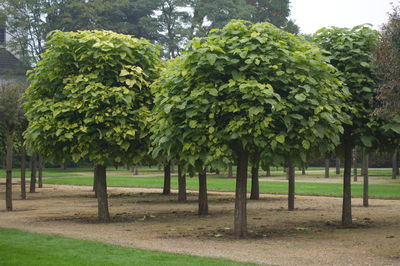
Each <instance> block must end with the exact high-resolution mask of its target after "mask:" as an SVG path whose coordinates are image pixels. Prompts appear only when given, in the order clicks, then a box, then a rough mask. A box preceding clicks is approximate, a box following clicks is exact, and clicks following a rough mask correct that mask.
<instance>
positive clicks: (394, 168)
mask: <svg viewBox="0 0 400 266" xmlns="http://www.w3.org/2000/svg"><path fill="white" fill-rule="evenodd" d="M396 177H397V152H394V153H393V156H392V179H396Z"/></svg>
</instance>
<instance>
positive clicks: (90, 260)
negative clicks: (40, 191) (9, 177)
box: [0, 228, 253, 266]
mask: <svg viewBox="0 0 400 266" xmlns="http://www.w3.org/2000/svg"><path fill="white" fill-rule="evenodd" d="M0 265H18V266H23V265H29V266H32V265H40V266H46V265H57V266H62V265H68V266H69V265H74V266H76V265H96V266H97V265H253V264H242V263H238V262H234V261H229V260H224V259H214V258H204V257H196V256H190V255H181V254H174V253H166V252H158V251H150V250H141V249H133V248H126V247H120V246H114V245H109V244H103V243H98V242H92V241H85V240H77V239H72V238H66V237H59V236H53V235H42V234H33V233H28V232H24V231H19V230H14V229H2V228H0Z"/></svg>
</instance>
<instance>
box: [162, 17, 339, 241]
mask: <svg viewBox="0 0 400 266" xmlns="http://www.w3.org/2000/svg"><path fill="white" fill-rule="evenodd" d="M326 60H327V59H326V58H325V57H323V56H322V55H321V51H320V50H319V49H318V48H317V47H316V46H314V45H312V44H310V43H308V42H307V41H305V40H304V39H303V38H301V37H295V36H294V35H291V34H289V33H287V32H284V31H282V30H279V29H277V28H276V27H274V26H273V25H271V24H269V23H259V24H251V23H250V22H246V21H238V20H233V21H231V22H230V23H228V24H227V25H226V26H225V27H224V28H223V29H221V30H215V31H212V32H211V33H210V34H209V35H208V37H205V38H196V39H194V40H193V41H192V42H191V43H190V45H189V47H188V50H187V51H186V53H185V54H184V55H183V56H182V57H181V58H178V59H177V60H175V61H174V65H173V66H172V67H171V66H170V67H167V70H166V72H167V74H164V75H162V77H161V78H160V81H159V85H158V86H157V88H158V91H157V93H156V100H155V104H156V111H157V113H156V122H155V124H156V127H157V129H158V130H157V131H158V132H163V135H161V134H158V135H157V137H156V138H155V142H156V144H162V146H163V149H166V150H168V152H170V153H173V154H175V153H180V154H182V153H183V154H184V156H186V158H187V160H188V164H189V165H191V166H196V165H200V166H202V165H207V164H212V163H217V162H222V161H224V160H225V159H226V160H225V163H228V162H231V161H236V162H237V178H236V196H235V197H236V200H235V219H234V232H235V235H236V236H237V237H244V236H246V234H247V218H246V217H247V216H246V192H247V191H246V184H247V168H248V160H249V156H252V155H255V151H264V150H267V151H270V152H271V153H272V154H274V159H275V160H276V161H281V162H288V163H294V162H295V161H296V160H306V159H307V157H308V154H309V153H311V154H312V153H318V152H322V153H325V152H327V151H329V150H331V149H333V147H334V145H335V144H336V143H338V142H339V137H338V135H339V134H340V133H341V131H342V129H343V128H342V126H341V123H343V121H344V120H345V116H343V114H342V112H341V108H342V106H341V98H342V97H343V93H342V92H341V91H340V90H339V89H338V85H339V81H338V80H337V79H336V78H335V75H334V74H333V73H334V72H335V69H334V68H333V67H331V66H329V65H328V64H327V63H326ZM163 130H164V131H163ZM164 143H167V144H164ZM160 149H162V148H160ZM268 156H270V154H268ZM268 156H267V155H263V154H262V153H261V158H267V157H268ZM225 163H224V164H225ZM200 169H201V168H200Z"/></svg>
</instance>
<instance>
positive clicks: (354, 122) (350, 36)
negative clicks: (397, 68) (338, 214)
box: [313, 25, 378, 227]
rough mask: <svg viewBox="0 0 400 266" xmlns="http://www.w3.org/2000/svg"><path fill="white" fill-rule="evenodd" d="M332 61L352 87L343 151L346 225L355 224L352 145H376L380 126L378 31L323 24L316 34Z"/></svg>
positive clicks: (346, 85)
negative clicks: (375, 60)
mask: <svg viewBox="0 0 400 266" xmlns="http://www.w3.org/2000/svg"><path fill="white" fill-rule="evenodd" d="M313 38H314V40H315V42H316V43H318V44H319V45H320V46H321V47H322V48H323V49H325V51H326V54H327V55H328V56H329V57H330V58H331V63H332V65H333V66H335V67H336V68H337V69H338V70H339V71H340V77H341V79H342V80H343V82H344V86H345V89H346V90H347V91H349V93H350V97H348V98H347V107H348V108H347V109H346V110H345V112H346V113H347V114H348V115H349V116H350V117H351V123H348V124H347V123H346V124H344V129H345V130H344V133H343V135H342V145H341V146H342V151H343V153H344V175H343V180H344V181H343V209H342V225H343V226H345V227H350V226H352V224H353V221H352V213H351V166H352V149H353V148H355V146H361V147H372V146H373V141H374V140H375V137H374V128H375V129H376V128H378V127H377V126H375V125H376V121H374V120H375V118H374V117H372V116H371V113H372V112H373V110H374V109H373V108H374V107H373V102H374V90H375V88H376V74H375V69H374V66H373V51H374V49H375V47H376V45H377V41H378V32H377V31H375V30H372V29H371V28H370V27H368V26H365V25H361V26H356V27H354V28H352V29H348V28H323V29H321V30H319V31H317V33H316V34H315V35H314V36H313Z"/></svg>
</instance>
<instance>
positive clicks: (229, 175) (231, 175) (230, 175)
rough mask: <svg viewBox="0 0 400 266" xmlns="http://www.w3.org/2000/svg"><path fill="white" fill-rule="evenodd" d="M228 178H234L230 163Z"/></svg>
mask: <svg viewBox="0 0 400 266" xmlns="http://www.w3.org/2000/svg"><path fill="white" fill-rule="evenodd" d="M228 178H233V173H232V164H231V163H228Z"/></svg>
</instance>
